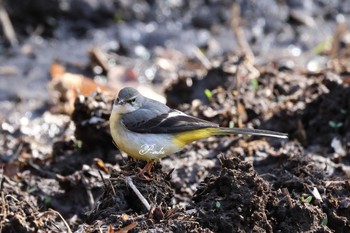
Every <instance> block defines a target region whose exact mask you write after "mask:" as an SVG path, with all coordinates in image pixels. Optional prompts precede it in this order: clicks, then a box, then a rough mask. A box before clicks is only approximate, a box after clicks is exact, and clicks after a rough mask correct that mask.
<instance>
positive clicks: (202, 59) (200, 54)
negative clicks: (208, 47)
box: [192, 46, 213, 70]
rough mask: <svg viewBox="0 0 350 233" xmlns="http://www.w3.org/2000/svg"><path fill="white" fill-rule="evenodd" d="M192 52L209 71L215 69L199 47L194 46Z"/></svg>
mask: <svg viewBox="0 0 350 233" xmlns="http://www.w3.org/2000/svg"><path fill="white" fill-rule="evenodd" d="M192 51H193V53H194V55H195V56H196V58H197V59H198V60H199V61H200V62H201V63H202V65H203V66H204V67H205V68H206V69H207V70H210V69H211V68H212V67H213V66H212V64H211V62H210V61H209V59H208V58H207V57H206V56H205V55H204V54H203V52H202V51H201V50H200V49H199V48H198V47H197V46H192Z"/></svg>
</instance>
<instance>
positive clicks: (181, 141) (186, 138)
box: [173, 128, 218, 147]
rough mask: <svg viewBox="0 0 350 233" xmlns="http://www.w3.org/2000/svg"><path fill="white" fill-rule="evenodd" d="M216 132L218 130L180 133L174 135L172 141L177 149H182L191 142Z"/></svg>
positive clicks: (207, 129) (210, 129)
mask: <svg viewBox="0 0 350 233" xmlns="http://www.w3.org/2000/svg"><path fill="white" fill-rule="evenodd" d="M217 131H218V128H205V129H196V130H191V131H186V132H181V133H177V134H175V135H174V139H173V141H174V143H176V144H177V145H178V146H179V147H184V146H185V145H187V144H189V143H191V142H194V141H197V140H200V139H204V138H208V137H210V136H213V135H215V133H216V132H217Z"/></svg>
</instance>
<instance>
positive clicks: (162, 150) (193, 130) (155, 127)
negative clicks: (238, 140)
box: [109, 87, 287, 175]
mask: <svg viewBox="0 0 350 233" xmlns="http://www.w3.org/2000/svg"><path fill="white" fill-rule="evenodd" d="M109 121H110V130H111V134H112V137H113V140H114V142H115V144H116V145H117V147H118V148H119V149H120V150H122V151H124V152H126V153H127V154H128V155H129V156H131V157H133V158H135V159H139V160H145V161H147V162H148V163H147V165H146V166H145V168H144V169H143V170H142V171H141V173H140V174H142V175H143V174H144V173H147V174H150V170H151V168H152V165H153V162H154V161H155V160H158V159H161V158H163V157H165V156H167V155H169V154H172V153H175V152H178V151H180V150H181V149H182V148H183V147H184V146H185V145H187V144H189V143H191V142H193V141H196V140H199V139H204V138H208V137H210V136H216V135H228V134H250V135H260V136H268V137H276V138H287V134H284V133H279V132H273V131H268V130H257V129H248V128H224V127H220V126H219V125H217V124H215V123H212V122H209V121H205V120H202V119H199V118H196V117H193V116H189V115H187V114H185V113H183V112H181V111H178V110H174V109H170V108H169V107H168V106H166V105H165V104H163V103H160V102H158V101H156V100H152V99H149V98H147V97H145V96H143V95H141V94H140V93H139V92H138V91H137V90H136V89H134V88H131V87H125V88H123V89H122V90H120V92H119V95H118V97H117V98H116V99H115V101H114V104H113V110H112V113H111V116H110V119H109Z"/></svg>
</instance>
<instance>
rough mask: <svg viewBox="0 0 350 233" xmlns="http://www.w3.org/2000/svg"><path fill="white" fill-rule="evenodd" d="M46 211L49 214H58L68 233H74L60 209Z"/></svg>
mask: <svg viewBox="0 0 350 233" xmlns="http://www.w3.org/2000/svg"><path fill="white" fill-rule="evenodd" d="M45 213H47V214H56V215H58V216H59V217H60V218H61V219H62V221H63V224H64V225H65V226H66V228H67V231H68V233H72V230H71V229H70V227H69V225H68V223H67V222H66V220H65V219H64V218H63V216H62V215H61V214H60V213H59V212H58V211H56V210H53V209H49V210H48V211H46V212H45Z"/></svg>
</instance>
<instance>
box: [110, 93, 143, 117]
mask: <svg viewBox="0 0 350 233" xmlns="http://www.w3.org/2000/svg"><path fill="white" fill-rule="evenodd" d="M145 99H146V98H145V97H144V96H143V95H141V94H140V92H138V91H137V90H136V89H134V88H132V87H125V88H123V89H121V90H120V91H119V94H118V97H117V98H116V99H115V101H114V105H113V106H114V107H116V108H117V110H118V112H119V113H128V112H133V111H135V110H137V109H139V108H140V107H142V105H143V103H144V102H145Z"/></svg>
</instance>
